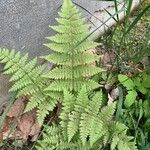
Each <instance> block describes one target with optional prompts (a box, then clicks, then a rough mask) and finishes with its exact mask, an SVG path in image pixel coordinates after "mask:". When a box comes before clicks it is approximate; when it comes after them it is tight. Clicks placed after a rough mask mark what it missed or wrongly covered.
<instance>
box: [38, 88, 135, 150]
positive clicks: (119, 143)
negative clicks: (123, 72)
mask: <svg viewBox="0 0 150 150" xmlns="http://www.w3.org/2000/svg"><path fill="white" fill-rule="evenodd" d="M102 99H103V98H102V92H97V93H96V94H95V95H94V96H93V97H92V98H91V99H89V96H88V93H87V90H86V88H85V86H84V87H83V88H82V89H81V90H80V92H79V94H78V96H77V97H75V96H74V95H73V94H71V93H70V92H68V91H64V101H63V108H62V112H61V114H60V124H59V125H56V124H55V125H53V126H51V127H48V126H46V127H45V132H44V133H43V139H42V140H40V141H39V142H38V145H37V146H36V148H37V149H38V150H44V149H45V148H46V147H49V148H50V149H54V150H55V149H56V150H57V149H60V150H63V149H66V150H69V149H70V150H79V149H81V150H83V149H85V150H88V149H89V150H96V149H105V148H106V147H107V146H110V147H111V150H115V149H122V150H126V149H129V150H135V149H136V146H135V143H134V142H132V141H131V140H132V139H133V137H128V136H127V135H126V132H127V127H126V126H125V125H122V124H120V123H115V121H113V114H114V112H115V106H116V103H112V104H110V105H107V106H105V107H101V103H102Z"/></svg>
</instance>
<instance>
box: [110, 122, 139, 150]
mask: <svg viewBox="0 0 150 150" xmlns="http://www.w3.org/2000/svg"><path fill="white" fill-rule="evenodd" d="M127 129H128V128H127V127H126V126H125V125H124V124H121V123H116V124H115V130H114V134H113V138H112V143H111V150H115V149H116V148H117V149H119V150H120V149H121V150H137V147H136V145H135V142H133V141H132V139H133V137H131V136H127Z"/></svg>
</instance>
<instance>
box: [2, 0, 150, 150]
mask: <svg viewBox="0 0 150 150" xmlns="http://www.w3.org/2000/svg"><path fill="white" fill-rule="evenodd" d="M115 2H116V1H115ZM130 8H131V3H129V4H128V8H127V14H128V15H127V17H126V18H125V22H124V23H123V24H121V25H120V23H119V22H118V26H116V27H115V28H114V29H113V30H112V33H113V34H111V35H109V33H108V34H106V35H104V36H103V37H102V38H101V41H102V42H103V44H100V43H99V42H93V41H92V40H91V39H90V38H89V36H90V33H89V31H88V25H87V24H86V22H85V20H84V18H82V15H81V14H80V12H79V10H78V8H77V7H76V6H75V4H73V3H72V1H71V0H64V2H63V5H62V7H61V10H60V12H59V13H58V14H59V18H56V20H57V22H58V25H56V26H50V28H51V29H52V30H54V31H56V32H57V33H56V34H55V35H54V36H50V37H47V39H48V40H50V41H51V42H50V43H47V44H44V45H45V46H47V47H48V48H50V49H51V50H53V53H51V54H49V55H46V56H41V59H45V60H46V61H48V62H50V63H53V64H55V67H54V68H52V69H51V70H47V69H46V67H47V66H46V65H45V64H44V65H37V58H35V59H33V60H30V61H29V60H28V54H26V55H24V56H21V55H20V53H19V52H18V53H16V52H15V50H8V49H4V48H1V49H0V62H1V63H3V64H5V66H4V74H6V75H10V76H11V77H10V82H12V87H11V88H10V92H13V93H14V96H13V98H12V103H13V102H14V101H15V99H18V98H20V97H22V96H24V97H23V98H22V99H23V100H24V101H25V102H24V103H25V104H23V109H22V110H21V115H20V114H18V113H17V115H18V116H19V117H20V116H22V114H26V113H28V112H29V113H30V112H31V113H32V114H33V116H34V117H35V116H37V119H35V120H36V121H37V122H36V121H34V125H37V123H38V125H39V126H38V130H41V133H40V134H39V132H38V133H36V134H39V135H37V137H36V140H35V142H34V143H32V144H31V146H30V147H28V146H27V147H26V148H25V149H31V150H32V149H37V150H45V149H47V148H49V149H52V150H63V149H66V150H69V149H70V150H98V149H101V150H105V149H111V150H136V149H142V150H148V149H149V148H150V139H149V137H150V123H149V122H150V121H149V117H150V111H149V110H150V101H149V99H150V97H149V95H150V84H149V81H150V80H149V79H150V74H149V72H148V65H147V63H146V64H140V63H141V60H142V59H143V58H144V57H145V56H146V57H148V55H149V53H148V50H149V38H148V34H149V32H148V31H146V32H145V34H144V38H143V39H144V41H143V42H141V43H138V42H137V43H138V46H136V45H134V44H133V41H132V40H131V37H130V34H131V31H132V32H133V30H134V27H135V25H136V24H137V22H138V21H139V20H140V19H141V18H142V17H143V15H144V14H145V13H146V12H147V10H148V9H149V6H147V7H145V8H144V9H143V10H142V11H141V12H140V13H139V14H138V16H137V17H136V18H135V19H134V20H133V21H131V22H130V20H129V12H130ZM116 21H117V20H116ZM128 23H130V24H129V25H127V24H128ZM120 26H123V28H121V30H120ZM106 36H107V37H106ZM120 37H121V38H120ZM136 38H137V37H136ZM106 44H107V45H106ZM101 46H103V47H105V48H106V49H107V50H108V51H107V52H105V53H103V57H102V56H101V55H98V54H102V53H101V52H100V51H98V50H96V48H97V49H99V48H101ZM110 47H111V54H113V55H114V58H113V59H112V58H111V55H109V57H108V52H109V50H110ZM132 48H133V51H131V49H132ZM135 48H138V49H139V51H138V52H137V53H135ZM112 49H114V50H112ZM128 50H129V52H128ZM141 52H142V53H141ZM140 53H141V55H140ZM106 54H107V60H108V59H109V60H110V61H109V62H106V61H105V60H104V58H105V57H106ZM109 54H110V53H109ZM132 54H134V55H132ZM137 54H138V57H135V56H136V55H137ZM130 55H131V56H133V57H132V58H131V57H127V56H130ZM100 58H101V59H100ZM139 62H140V63H139ZM135 63H136V64H137V66H138V67H137V68H136V67H135V66H134V64H135ZM141 65H142V67H141ZM102 66H103V67H102ZM133 66H134V67H133ZM14 104H15V103H14ZM21 106H22V105H21ZM8 112H9V110H6V111H5V112H4V113H3V114H2V115H1V116H0V117H1V120H5V115H7V117H8V114H7V113H8ZM35 114H36V115H35ZM11 115H12V114H11ZM18 116H17V117H18ZM54 116H56V118H55V117H54ZM9 117H10V113H9ZM13 117H14V116H13ZM51 118H54V119H51ZM48 120H50V121H48ZM0 127H1V128H2V127H3V121H1V122H0ZM36 127H37V126H36ZM16 128H18V126H17V125H16V123H14V124H12V131H13V130H15V129H16ZM35 129H36V130H37V128H35ZM12 131H9V132H12ZM32 134H33V133H32ZM32 134H31V133H29V135H30V136H31V135H32ZM11 135H13V134H11ZM0 136H1V132H0ZM15 136H16V134H15ZM32 136H33V135H32ZM37 139H38V140H37ZM8 140H9V134H8V137H7V138H6V139H5V140H4V141H2V142H1V145H0V146H1V147H2V149H11V148H12V149H13V147H12V145H11V146H10V147H7V146H6V145H9V143H8ZM13 141H15V142H13V144H14V149H18V148H19V147H22V146H20V145H19V144H18V143H17V142H18V139H17V137H15V140H14V139H13ZM17 145H19V146H17ZM22 148H23V147H22Z"/></svg>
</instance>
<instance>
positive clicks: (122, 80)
mask: <svg viewBox="0 0 150 150" xmlns="http://www.w3.org/2000/svg"><path fill="white" fill-rule="evenodd" d="M118 80H119V81H120V83H121V84H122V85H123V86H124V87H126V88H127V90H133V89H134V87H135V84H134V82H133V81H132V80H131V79H129V78H128V76H126V75H122V74H120V75H118Z"/></svg>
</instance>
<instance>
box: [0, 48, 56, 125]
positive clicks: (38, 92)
mask: <svg viewBox="0 0 150 150" xmlns="http://www.w3.org/2000/svg"><path fill="white" fill-rule="evenodd" d="M0 62H1V63H5V67H4V72H3V73H4V74H6V75H11V78H10V82H12V83H13V85H12V87H11V88H10V90H9V91H11V92H17V97H19V96H22V95H29V97H30V101H29V102H28V105H27V107H26V110H25V111H30V110H32V109H34V108H35V107H37V108H38V110H37V112H38V114H37V116H38V121H39V123H40V124H42V123H43V120H44V118H45V117H46V115H47V114H48V113H49V111H53V109H54V107H55V105H56V103H57V99H53V98H51V97H50V96H49V95H48V94H47V93H46V92H45V91H44V89H45V88H46V87H47V85H48V84H49V83H50V81H48V80H47V79H45V78H43V77H42V75H43V73H44V71H45V66H44V65H40V66H37V65H36V63H37V59H36V58H35V59H33V60H30V61H29V60H28V55H27V54H26V55H24V56H22V57H21V55H20V52H17V53H16V52H15V51H14V50H11V51H9V50H8V49H4V48H3V49H0ZM54 95H56V94H55V92H53V97H54ZM57 95H58V93H57ZM57 97H58V96H57Z"/></svg>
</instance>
